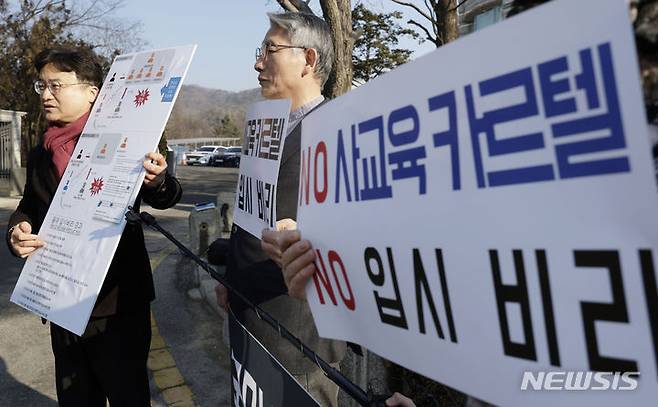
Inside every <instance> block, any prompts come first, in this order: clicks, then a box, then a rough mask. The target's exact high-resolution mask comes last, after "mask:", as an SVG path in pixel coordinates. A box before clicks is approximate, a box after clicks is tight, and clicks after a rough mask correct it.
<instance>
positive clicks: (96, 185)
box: [89, 178, 105, 196]
mask: <svg viewBox="0 0 658 407" xmlns="http://www.w3.org/2000/svg"><path fill="white" fill-rule="evenodd" d="M104 185H105V184H104V183H103V178H94V182H92V183H91V188H89V190H90V191H91V195H92V196H93V195H96V194H97V193H99V192H101V190H102V189H103V186H104Z"/></svg>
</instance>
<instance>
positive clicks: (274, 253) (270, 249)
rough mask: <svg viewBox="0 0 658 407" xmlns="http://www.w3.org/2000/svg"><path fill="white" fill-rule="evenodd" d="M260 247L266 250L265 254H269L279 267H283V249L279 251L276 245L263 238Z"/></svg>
mask: <svg viewBox="0 0 658 407" xmlns="http://www.w3.org/2000/svg"><path fill="white" fill-rule="evenodd" d="M260 248H261V249H262V250H263V251H264V252H265V254H267V257H269V258H270V259H272V260H273V261H274V262H275V263H276V264H277V265H278V266H279V267H281V251H279V249H278V248H277V247H276V246H274V245H272V244H270V243H267V242H266V241H264V240H261V241H260Z"/></svg>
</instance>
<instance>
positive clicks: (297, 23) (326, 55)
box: [267, 12, 334, 86]
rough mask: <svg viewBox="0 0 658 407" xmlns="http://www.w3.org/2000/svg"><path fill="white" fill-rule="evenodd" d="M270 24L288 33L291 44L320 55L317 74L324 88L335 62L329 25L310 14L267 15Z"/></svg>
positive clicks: (285, 13)
mask: <svg viewBox="0 0 658 407" xmlns="http://www.w3.org/2000/svg"><path fill="white" fill-rule="evenodd" d="M267 17H269V19H270V24H272V25H277V26H279V27H281V28H283V29H284V30H286V31H287V32H288V36H289V37H290V42H291V43H292V44H293V45H299V46H303V47H306V48H313V49H315V50H316V51H317V53H318V62H317V66H316V68H315V74H316V75H317V76H318V78H319V79H320V85H321V86H324V84H325V82H327V78H329V74H330V73H331V67H332V65H333V61H334V45H333V41H332V40H331V30H330V29H329V25H328V24H327V23H326V22H325V21H324V20H323V19H321V18H320V17H317V16H315V15H313V14H309V13H291V12H284V13H267Z"/></svg>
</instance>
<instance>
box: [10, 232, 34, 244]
mask: <svg viewBox="0 0 658 407" xmlns="http://www.w3.org/2000/svg"><path fill="white" fill-rule="evenodd" d="M12 238H15V239H16V240H18V241H21V242H24V241H26V240H38V239H39V236H37V235H33V234H31V233H20V232H19V233H17V234H16V235H14V236H12Z"/></svg>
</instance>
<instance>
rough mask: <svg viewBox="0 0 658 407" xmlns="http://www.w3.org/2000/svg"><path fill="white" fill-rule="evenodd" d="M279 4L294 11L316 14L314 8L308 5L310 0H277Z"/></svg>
mask: <svg viewBox="0 0 658 407" xmlns="http://www.w3.org/2000/svg"><path fill="white" fill-rule="evenodd" d="M276 1H277V3H279V5H280V6H281V7H282V8H283V9H284V10H287V11H291V12H294V13H299V12H301V13H310V14H315V13H313V10H311V8H310V7H309V6H308V2H304V1H302V0H276Z"/></svg>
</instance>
